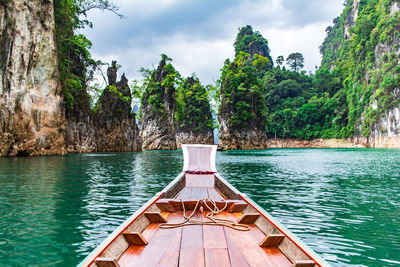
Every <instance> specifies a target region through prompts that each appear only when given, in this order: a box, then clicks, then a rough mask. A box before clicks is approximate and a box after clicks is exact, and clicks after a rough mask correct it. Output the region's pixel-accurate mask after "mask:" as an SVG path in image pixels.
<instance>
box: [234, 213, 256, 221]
mask: <svg viewBox="0 0 400 267" xmlns="http://www.w3.org/2000/svg"><path fill="white" fill-rule="evenodd" d="M259 216H260V214H258V213H246V214H243V216H242V217H240V218H239V219H238V223H254V222H255V220H257V218H258V217H259Z"/></svg>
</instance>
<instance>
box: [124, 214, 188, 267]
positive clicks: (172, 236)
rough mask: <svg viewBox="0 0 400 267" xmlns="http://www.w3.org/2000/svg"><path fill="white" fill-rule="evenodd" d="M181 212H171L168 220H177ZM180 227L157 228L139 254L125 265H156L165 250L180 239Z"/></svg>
mask: <svg viewBox="0 0 400 267" xmlns="http://www.w3.org/2000/svg"><path fill="white" fill-rule="evenodd" d="M181 216H182V214H177V213H171V214H170V215H169V216H168V219H169V222H177V221H179V220H180V217H181ZM180 231H182V228H173V229H158V230H157V231H156V232H155V234H154V235H153V237H152V239H151V240H150V241H149V244H148V245H147V246H145V247H144V249H143V251H142V252H141V253H140V255H139V256H138V257H137V258H136V259H135V260H134V261H131V262H129V264H128V265H127V266H143V267H144V266H157V265H158V264H159V263H160V262H161V259H162V257H163V256H164V254H165V252H167V250H168V249H169V248H170V247H171V246H173V245H174V244H176V242H177V240H179V239H180V234H179V232H180Z"/></svg>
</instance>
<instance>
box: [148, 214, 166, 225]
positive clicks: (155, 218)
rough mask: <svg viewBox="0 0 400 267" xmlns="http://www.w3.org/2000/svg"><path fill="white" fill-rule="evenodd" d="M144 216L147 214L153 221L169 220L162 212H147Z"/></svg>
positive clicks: (162, 221)
mask: <svg viewBox="0 0 400 267" xmlns="http://www.w3.org/2000/svg"><path fill="white" fill-rule="evenodd" d="M144 216H146V218H147V219H149V221H150V222H151V223H166V222H167V219H166V218H165V217H164V216H163V215H162V214H161V213H160V212H145V213H144Z"/></svg>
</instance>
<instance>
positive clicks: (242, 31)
mask: <svg viewBox="0 0 400 267" xmlns="http://www.w3.org/2000/svg"><path fill="white" fill-rule="evenodd" d="M233 46H234V48H235V56H237V55H239V53H240V52H244V53H247V54H249V57H250V58H253V57H254V55H260V56H263V57H266V58H267V59H268V61H269V65H268V66H267V68H268V69H270V68H272V66H273V62H272V57H271V56H270V49H269V47H268V41H267V39H265V38H264V37H263V36H262V35H261V33H259V32H258V31H253V28H252V27H251V26H250V25H247V26H245V27H241V28H239V33H238V34H237V36H236V40H235V43H234V45H233Z"/></svg>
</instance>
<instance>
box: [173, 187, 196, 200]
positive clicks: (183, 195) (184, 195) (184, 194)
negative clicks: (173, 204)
mask: <svg viewBox="0 0 400 267" xmlns="http://www.w3.org/2000/svg"><path fill="white" fill-rule="evenodd" d="M192 188H193V187H184V188H183V189H182V191H181V192H180V193H179V194H178V195H177V196H176V199H183V200H188V199H190V194H191V192H192Z"/></svg>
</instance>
